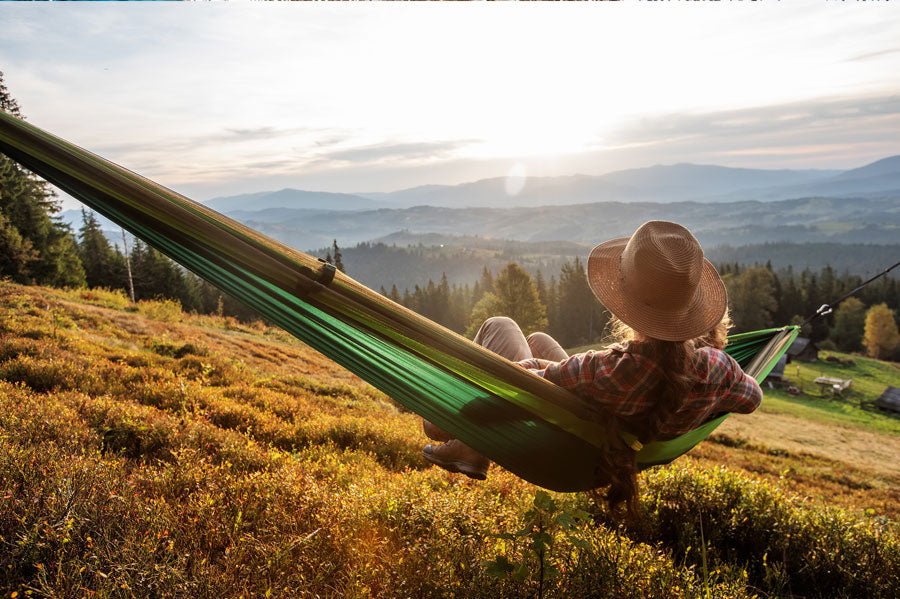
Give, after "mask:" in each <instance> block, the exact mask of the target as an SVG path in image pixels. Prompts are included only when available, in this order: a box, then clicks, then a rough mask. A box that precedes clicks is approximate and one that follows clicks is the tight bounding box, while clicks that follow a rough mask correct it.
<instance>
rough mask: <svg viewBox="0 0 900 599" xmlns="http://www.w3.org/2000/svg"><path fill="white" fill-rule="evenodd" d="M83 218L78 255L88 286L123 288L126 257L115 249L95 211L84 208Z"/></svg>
mask: <svg viewBox="0 0 900 599" xmlns="http://www.w3.org/2000/svg"><path fill="white" fill-rule="evenodd" d="M81 219H82V225H81V229H79V237H80V240H79V243H78V255H79V258H80V259H81V264H82V266H83V267H84V276H85V280H86V282H87V285H88V287H108V288H110V289H114V288H123V287H124V285H123V283H124V281H123V280H122V274H123V271H124V270H125V264H124V257H123V256H122V255H121V254H117V253H116V252H114V251H113V249H112V246H111V245H110V244H109V240H108V239H107V238H106V235H104V234H103V230H102V229H101V228H100V223H99V222H98V221H97V218H96V217H95V216H94V213H93V212H91V211H87V210H85V209H83V208H82V210H81Z"/></svg>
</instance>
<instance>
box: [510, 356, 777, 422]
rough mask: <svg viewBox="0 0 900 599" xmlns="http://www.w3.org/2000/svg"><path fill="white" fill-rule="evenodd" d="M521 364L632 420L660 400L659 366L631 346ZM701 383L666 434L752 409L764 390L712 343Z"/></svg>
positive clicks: (702, 361)
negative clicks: (655, 391)
mask: <svg viewBox="0 0 900 599" xmlns="http://www.w3.org/2000/svg"><path fill="white" fill-rule="evenodd" d="M518 364H519V365H520V366H524V367H525V368H528V369H529V370H531V371H532V372H534V373H536V374H538V375H540V376H542V377H544V378H545V379H547V380H549V381H552V382H554V383H556V384H557V385H559V386H560V387H565V388H566V389H569V390H570V391H573V392H574V393H575V394H577V395H579V396H581V397H582V398H585V399H588V400H591V401H596V402H598V403H599V404H601V405H603V406H605V407H606V408H608V409H609V410H610V411H611V412H613V413H614V414H616V415H617V416H619V417H621V418H623V419H624V420H626V421H628V420H630V419H631V418H632V417H634V416H636V415H640V414H641V413H643V412H646V411H647V410H648V409H649V408H650V407H651V406H652V405H653V402H654V397H653V395H652V392H653V387H654V386H655V385H656V384H657V383H658V381H659V378H658V376H657V375H656V372H657V370H658V369H659V366H658V365H657V364H656V363H655V362H653V361H652V360H651V359H649V358H647V357H646V356H643V355H641V354H637V353H632V352H631V351H629V345H628V344H623V345H618V344H617V345H611V346H610V347H608V348H605V349H602V350H599V351H593V350H591V351H587V352H585V353H583V354H576V355H574V356H570V357H568V358H566V359H565V360H563V361H562V362H548V361H546V360H535V359H530V360H522V361H521V362H519V363H518ZM694 374H695V377H696V379H695V383H694V386H693V388H692V389H691V392H690V394H689V395H688V398H687V400H686V401H685V402H684V404H683V405H682V406H681V408H680V409H679V410H678V411H677V412H675V414H673V416H672V418H671V419H670V420H669V421H668V422H667V423H666V424H665V425H664V426H663V430H662V431H661V436H662V437H663V438H673V437H677V436H678V435H681V434H683V433H686V432H688V431H690V430H693V429H695V428H697V427H698V426H700V425H701V424H703V423H704V422H706V421H707V420H709V419H710V417H712V416H715V415H717V414H720V413H723V412H739V413H743V414H747V413H749V412H752V411H753V410H755V409H756V408H757V407H758V406H759V403H760V401H762V390H761V389H760V388H759V384H758V383H757V382H756V380H754V379H753V378H752V377H750V376H747V375H746V374H744V372H743V371H742V370H741V367H740V366H739V365H738V363H737V362H735V361H734V358H732V357H731V356H729V355H728V354H726V353H725V352H724V351H721V350H718V349H714V348H711V347H703V348H700V349H698V350H696V359H695V372H694Z"/></svg>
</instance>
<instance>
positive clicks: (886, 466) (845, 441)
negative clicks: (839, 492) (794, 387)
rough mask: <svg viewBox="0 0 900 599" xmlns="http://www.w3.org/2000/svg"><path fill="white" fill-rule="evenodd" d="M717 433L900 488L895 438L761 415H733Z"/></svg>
mask: <svg viewBox="0 0 900 599" xmlns="http://www.w3.org/2000/svg"><path fill="white" fill-rule="evenodd" d="M716 432H717V433H721V434H725V435H728V436H730V437H733V438H737V439H742V440H746V441H747V442H748V443H751V444H753V445H763V446H765V447H766V448H768V449H769V450H776V451H779V450H780V451H786V452H788V453H791V454H806V455H812V456H816V457H821V458H825V459H828V460H831V461H835V462H842V463H845V464H847V465H849V466H853V467H855V468H856V469H860V470H863V471H865V472H868V473H871V474H872V475H873V477H875V478H882V479H886V480H888V481H894V482H895V483H896V484H897V485H900V460H898V459H897V458H898V456H900V437H898V436H896V435H891V434H888V433H879V432H874V431H867V430H863V429H860V428H855V427H844V426H839V425H833V424H825V423H821V422H813V421H810V420H804V419H802V418H797V417H795V416H790V415H787V414H766V413H763V412H755V413H753V414H746V415H733V416H731V417H729V418H728V419H727V420H726V421H725V422H724V423H723V424H722V426H720V427H719V428H718V429H716Z"/></svg>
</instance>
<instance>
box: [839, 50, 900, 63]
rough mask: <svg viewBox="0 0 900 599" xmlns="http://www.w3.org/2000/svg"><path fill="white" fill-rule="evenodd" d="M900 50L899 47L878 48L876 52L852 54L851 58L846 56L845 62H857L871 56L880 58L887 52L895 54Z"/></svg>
mask: <svg viewBox="0 0 900 599" xmlns="http://www.w3.org/2000/svg"><path fill="white" fill-rule="evenodd" d="M898 52H900V48H888V49H886V50H879V51H877V52H867V53H866V54H860V55H859V56H854V57H852V58H848V59H847V62H857V61H861V60H871V59H872V58H880V57H882V56H885V55H887V54H896V53H898Z"/></svg>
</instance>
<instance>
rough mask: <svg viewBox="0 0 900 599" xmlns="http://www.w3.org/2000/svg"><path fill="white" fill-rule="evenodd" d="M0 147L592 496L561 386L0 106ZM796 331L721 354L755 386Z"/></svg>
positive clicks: (386, 380) (178, 257)
mask: <svg viewBox="0 0 900 599" xmlns="http://www.w3.org/2000/svg"><path fill="white" fill-rule="evenodd" d="M0 152H3V153H5V154H7V155H8V156H9V157H10V158H12V159H14V160H16V161H18V162H19V163H21V164H22V165H23V166H25V167H26V168H27V169H29V170H31V171H32V172H34V173H36V174H38V175H40V176H41V177H43V178H45V179H46V180H48V181H50V182H51V183H53V184H54V185H56V186H57V187H59V188H60V189H63V190H65V191H66V192H67V193H69V194H71V195H72V196H74V197H76V198H78V199H79V200H81V201H82V202H83V203H85V204H86V205H88V206H90V207H91V208H92V209H94V210H96V211H97V212H99V213H101V214H103V215H104V216H106V217H107V218H109V219H110V220H112V221H114V222H116V223H118V224H119V225H121V226H122V227H124V228H125V229H127V230H128V231H130V232H131V233H133V234H134V235H136V236H137V237H139V238H141V239H143V240H144V241H145V242H147V243H149V244H150V245H152V246H153V247H155V248H157V249H158V250H159V251H161V252H163V253H164V254H166V255H168V256H169V257H171V258H172V259H173V260H175V261H176V262H178V263H180V264H181V265H183V266H184V267H186V268H188V269H189V270H191V271H193V272H194V273H196V274H197V275H199V276H201V277H203V278H204V279H206V280H207V281H209V282H210V283H212V284H213V285H215V286H217V287H218V288H220V289H221V290H222V291H224V292H226V293H228V294H230V295H232V296H234V297H235V298H237V299H239V300H241V301H243V302H244V303H246V304H247V305H248V306H250V307H251V308H253V309H254V310H256V311H257V312H258V313H259V314H260V315H262V316H264V317H265V318H266V319H268V320H270V321H271V322H273V323H275V324H277V325H278V326H280V327H282V328H284V329H285V330H286V331H288V332H290V333H291V334H293V335H295V336H296V337H297V338H299V339H300V340H302V341H303V342H305V343H306V344H308V345H310V346H311V347H313V348H314V349H316V350H318V351H320V352H322V353H323V354H325V355H326V356H328V357H329V358H331V359H333V360H334V361H335V362H337V363H339V364H340V365H342V366H343V367H345V368H347V369H348V370H350V371H351V372H353V373H355V374H357V375H358V376H360V377H361V378H362V379H364V380H366V381H368V382H369V383H371V384H372V385H373V386H375V387H377V388H378V389H380V390H381V391H383V392H385V393H386V394H388V395H390V396H391V397H393V398H394V399H395V400H397V401H398V402H399V403H401V404H403V405H404V406H406V407H407V408H409V409H410V410H412V411H414V412H416V413H417V414H419V415H421V416H423V417H425V418H427V419H428V420H430V421H432V422H434V423H435V424H436V425H438V426H440V427H441V428H443V429H445V430H446V431H448V432H449V433H450V434H452V435H453V436H455V437H456V438H458V439H460V440H462V441H463V442H465V443H466V444H468V445H470V446H471V447H473V448H475V449H476V450H478V451H479V452H481V453H483V454H484V455H486V456H488V457H489V458H491V459H492V460H493V461H495V462H496V463H497V464H499V465H501V466H503V467H504V468H506V469H507V470H509V471H511V472H513V473H514V474H516V475H518V476H520V477H522V478H524V479H526V480H528V481H530V482H532V483H534V484H536V485H539V486H542V487H545V488H548V489H552V490H556V491H579V490H586V489H591V488H594V487H596V486H598V481H597V480H596V478H595V471H594V465H595V464H596V462H597V456H598V455H600V454H601V453H602V452H604V451H607V450H608V448H609V447H610V444H615V445H617V446H618V445H619V444H621V443H623V441H622V439H619V438H610V435H608V434H607V431H606V430H605V429H604V427H603V426H602V423H599V422H597V420H596V416H595V413H594V412H593V411H592V410H591V407H590V405H588V404H587V403H586V402H584V401H583V400H581V399H580V398H579V397H577V396H576V395H574V394H572V393H570V392H569V391H567V390H565V389H562V388H561V387H558V386H556V385H554V384H553V383H550V382H549V381H547V380H545V379H543V378H541V377H539V376H537V375H534V374H533V373H531V372H529V371H527V370H525V369H523V368H520V367H519V366H517V365H516V364H514V363H512V362H510V361H508V360H505V359H503V358H501V357H499V356H497V355H496V354H493V353H492V352H489V351H487V350H485V349H484V348H482V347H479V346H477V345H475V344H474V343H472V342H471V341H469V340H467V339H465V338H464V337H462V336H460V335H457V334H456V333H454V332H452V331H450V330H448V329H445V328H444V327H441V326H440V325H437V324H435V323H433V322H431V321H430V320H428V319H426V318H423V317H422V316H420V315H418V314H416V313H414V312H412V311H411V310H408V309H406V308H404V307H402V306H400V305H398V304H396V303H394V302H392V301H390V300H388V299H386V298H384V297H383V296H381V295H380V294H378V293H376V292H374V291H372V290H370V289H368V288H366V287H365V286H363V285H361V284H360V283H358V282H356V281H354V280H353V279H351V278H350V277H348V276H346V275H344V274H343V273H341V272H335V270H334V268H333V267H331V265H326V264H324V263H322V262H321V261H320V260H317V259H316V258H314V257H312V256H309V255H307V254H304V253H302V252H299V251H297V250H295V249H293V248H290V247H287V246H285V245H283V244H281V243H278V242H276V241H274V240H272V239H269V238H268V237H265V236H263V235H261V234H260V233H258V232H256V231H253V230H252V229H249V228H248V227H245V226H243V225H241V224H240V223H238V222H236V221H234V220H231V219H229V218H227V217H225V216H223V215H221V214H219V213H217V212H215V211H213V210H210V209H209V208H207V207H205V206H203V205H201V204H199V203H196V202H193V201H191V200H189V199H187V198H185V197H183V196H181V195H179V194H177V193H175V192H173V191H171V190H169V189H166V188H164V187H162V186H160V185H158V184H156V183H154V182H153V181H150V180H148V179H146V178H144V177H141V176H140V175H137V174H135V173H133V172H131V171H128V170H127V169H124V168H122V167H120V166H118V165H116V164H113V163H111V162H109V161H107V160H104V159H103V158H100V157H99V156H96V155H94V154H91V153H89V152H87V151H85V150H83V149H81V148H79V147H77V146H74V145H72V144H70V143H68V142H66V141H64V140H62V139H60V138H57V137H55V136H53V135H50V134H49V133H47V132H45V131H42V130H40V129H38V128H36V127H34V126H32V125H30V124H28V123H26V122H24V121H22V120H20V119H17V118H15V117H12V116H9V115H7V114H5V113H3V112H0ZM796 335H797V327H785V328H781V329H771V330H766V331H757V332H753V333H744V334H741V335H735V336H733V337H731V338H730V345H729V347H728V352H729V353H730V354H731V355H733V356H734V357H735V359H737V360H738V362H739V363H740V364H741V365H742V366H743V367H744V369H745V370H746V371H747V372H749V373H750V374H751V375H752V376H754V377H756V378H757V379H758V380H762V379H763V378H764V377H765V376H766V374H768V372H769V371H770V370H771V369H772V368H773V367H774V365H775V363H776V362H777V360H778V358H779V357H780V356H781V354H783V353H784V351H785V350H786V349H787V347H788V346H789V345H790V343H791V341H792V340H793V338H794V337H796ZM725 416H726V415H721V416H719V417H717V418H715V419H714V420H711V421H710V422H707V423H706V424H704V425H703V426H701V427H700V428H698V429H696V430H694V431H691V432H690V433H688V434H686V435H683V436H681V437H678V438H677V439H673V440H671V441H665V442H656V443H651V444H649V445H647V446H645V447H643V448H642V449H641V450H640V451H639V452H638V454H637V461H638V465H639V467H641V468H644V467H648V466H652V465H655V464H662V463H667V462H669V461H671V460H673V459H675V458H676V457H678V456H679V455H681V454H683V453H685V452H686V451H688V450H689V449H691V448H692V447H693V446H694V445H696V444H697V443H699V442H700V441H702V440H703V439H704V438H706V436H707V435H709V434H710V432H712V430H713V429H714V428H715V427H716V426H718V424H719V423H721V422H722V420H724V418H725ZM634 446H635V447H637V446H636V445H634Z"/></svg>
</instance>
